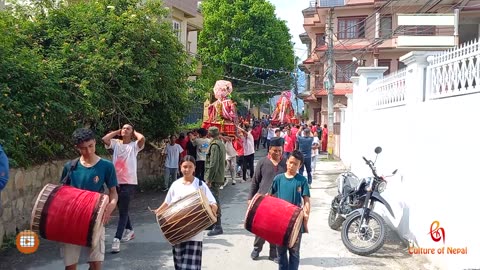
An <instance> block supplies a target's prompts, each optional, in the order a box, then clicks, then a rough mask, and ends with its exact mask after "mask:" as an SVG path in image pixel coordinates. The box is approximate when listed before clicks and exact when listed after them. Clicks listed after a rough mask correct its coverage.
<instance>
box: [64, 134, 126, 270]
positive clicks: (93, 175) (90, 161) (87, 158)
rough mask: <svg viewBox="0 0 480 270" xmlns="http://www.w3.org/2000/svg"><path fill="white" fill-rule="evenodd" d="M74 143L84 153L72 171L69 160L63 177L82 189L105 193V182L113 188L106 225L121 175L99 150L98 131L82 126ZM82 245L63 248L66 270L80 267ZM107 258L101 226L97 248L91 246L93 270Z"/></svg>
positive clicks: (105, 214) (70, 245)
mask: <svg viewBox="0 0 480 270" xmlns="http://www.w3.org/2000/svg"><path fill="white" fill-rule="evenodd" d="M72 137H73V143H74V144H75V148H76V149H77V151H78V152H79V153H80V158H79V159H78V161H77V164H76V166H75V168H74V169H73V170H72V171H71V172H70V174H68V172H69V170H70V168H71V162H67V164H65V166H64V168H63V172H62V178H61V179H65V177H66V176H69V177H68V178H69V180H68V181H67V184H69V185H70V186H72V187H76V188H79V189H84V190H89V191H94V192H103V185H104V184H105V185H106V186H107V188H108V190H109V194H108V197H109V203H108V205H107V207H106V209H105V212H104V214H103V220H102V221H103V224H107V222H108V221H109V219H110V216H111V214H112V212H113V210H114V209H115V207H116V205H117V200H118V195H117V189H116V186H117V175H116V172H115V167H114V166H113V163H112V162H111V161H109V160H106V159H103V158H101V157H99V156H97V154H96V153H95V145H96V141H95V134H94V133H93V131H92V130H90V129H87V128H79V129H77V130H75V132H73V136H72ZM82 248H83V247H81V246H77V245H72V244H64V245H63V247H62V254H63V260H64V263H65V269H66V270H75V269H77V263H78V260H79V258H80V253H81V251H82ZM104 258H105V227H102V228H101V236H100V239H99V243H97V244H96V245H95V247H94V248H89V258H88V262H89V264H90V269H91V270H100V269H102V262H103V260H104Z"/></svg>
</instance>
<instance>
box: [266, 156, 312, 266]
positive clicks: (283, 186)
mask: <svg viewBox="0 0 480 270" xmlns="http://www.w3.org/2000/svg"><path fill="white" fill-rule="evenodd" d="M302 163H303V154H302V153H301V152H300V151H298V150H295V151H293V152H292V153H291V154H290V156H289V157H288V159H287V172H286V173H283V174H279V175H277V176H275V178H274V179H273V184H272V189H271V192H270V193H271V194H272V195H274V196H276V197H277V198H279V199H282V200H285V201H287V202H289V203H291V204H294V205H296V206H298V207H302V206H303V214H304V219H303V228H302V231H301V232H304V228H306V227H307V223H308V218H309V214H310V189H309V187H308V180H307V179H306V178H305V177H304V176H303V175H300V174H298V173H297V171H298V169H299V168H300V166H302ZM302 199H303V200H302ZM302 201H303V203H302ZM301 238H302V234H301V233H299V234H298V238H297V240H296V241H295V244H294V245H293V247H292V248H288V247H284V246H277V253H278V254H277V255H278V269H280V270H296V269H298V265H299V264H300V242H301ZM287 251H288V252H289V254H290V256H287Z"/></svg>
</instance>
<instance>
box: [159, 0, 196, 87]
mask: <svg viewBox="0 0 480 270" xmlns="http://www.w3.org/2000/svg"><path fill="white" fill-rule="evenodd" d="M164 3H165V6H166V7H168V8H170V16H171V19H172V27H173V30H174V31H175V32H176V34H177V36H178V40H179V41H180V42H181V43H182V44H183V45H184V46H185V50H186V51H187V52H188V53H189V54H191V55H192V57H195V55H196V54H197V52H198V51H197V44H198V34H199V31H201V30H202V28H203V16H202V14H201V12H200V8H199V7H200V4H201V1H198V0H165V2H164ZM200 73H201V64H199V65H198V68H197V70H196V72H195V73H194V74H192V78H191V79H195V77H196V76H198V75H200Z"/></svg>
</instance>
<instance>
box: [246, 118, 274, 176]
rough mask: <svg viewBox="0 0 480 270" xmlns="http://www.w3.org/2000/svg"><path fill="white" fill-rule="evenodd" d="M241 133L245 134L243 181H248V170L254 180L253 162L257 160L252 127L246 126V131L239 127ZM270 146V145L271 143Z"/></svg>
mask: <svg viewBox="0 0 480 270" xmlns="http://www.w3.org/2000/svg"><path fill="white" fill-rule="evenodd" d="M239 130H240V132H242V133H243V136H244V138H245V139H244V140H243V153H244V155H243V166H242V170H243V181H247V169H248V170H249V171H250V179H252V178H253V173H254V171H253V162H254V158H255V155H254V154H255V143H254V140H253V135H252V129H251V128H250V125H245V129H242V128H240V127H239ZM269 144H270V143H269Z"/></svg>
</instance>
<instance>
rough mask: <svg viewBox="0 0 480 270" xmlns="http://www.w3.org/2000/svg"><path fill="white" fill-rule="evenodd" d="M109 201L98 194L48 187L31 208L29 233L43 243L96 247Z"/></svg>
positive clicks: (49, 185) (68, 188) (64, 187)
mask: <svg viewBox="0 0 480 270" xmlns="http://www.w3.org/2000/svg"><path fill="white" fill-rule="evenodd" d="M108 201H109V199H108V196H107V195H105V194H101V193H98V192H92V191H88V190H83V189H78V188H74V187H71V186H57V185H52V184H47V185H46V186H45V187H44V188H43V189H42V191H40V194H39V195H38V198H37V201H36V202H35V206H34V207H33V211H32V218H31V221H30V229H31V230H32V231H34V232H36V233H37V234H39V235H40V236H41V237H43V238H44V239H48V240H52V241H57V242H62V243H67V244H74V245H79V246H86V247H92V246H95V245H96V244H97V243H98V241H99V238H100V233H101V230H100V229H101V228H102V226H103V224H102V218H103V213H104V212H105V208H106V206H107V204H108Z"/></svg>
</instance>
